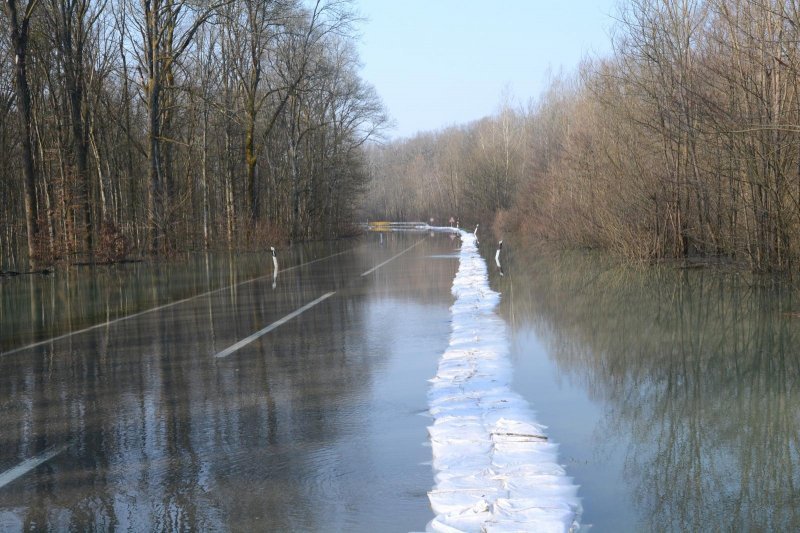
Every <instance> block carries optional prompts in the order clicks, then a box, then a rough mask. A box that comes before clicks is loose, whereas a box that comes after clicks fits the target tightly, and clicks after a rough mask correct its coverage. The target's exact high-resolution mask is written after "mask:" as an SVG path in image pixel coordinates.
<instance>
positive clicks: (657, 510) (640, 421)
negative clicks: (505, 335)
mask: <svg viewBox="0 0 800 533" xmlns="http://www.w3.org/2000/svg"><path fill="white" fill-rule="evenodd" d="M488 253H489V252H488V251H484V255H485V256H486V258H487V260H488V259H493V256H492V257H490V256H489V255H488ZM503 259H504V264H503V267H504V270H505V276H503V277H501V276H500V275H499V272H498V271H497V269H490V273H491V275H492V279H491V282H492V287H493V288H494V289H495V290H499V291H501V292H502V294H503V297H502V301H501V304H500V307H499V309H498V312H499V313H500V314H501V315H502V316H503V317H504V318H505V319H506V321H507V323H508V324H509V325H510V328H511V331H512V338H511V356H512V360H513V364H514V368H515V374H514V388H515V390H516V391H517V392H519V393H520V394H522V395H523V396H524V397H525V398H526V399H527V400H528V401H529V402H530V403H531V405H532V406H533V408H534V409H535V410H536V411H537V417H538V419H539V420H541V421H542V423H544V424H546V425H547V426H548V430H547V431H548V435H549V436H550V437H551V438H553V439H554V440H555V441H556V442H558V443H560V452H559V456H560V458H561V460H562V462H563V463H564V465H565V467H566V470H567V472H568V473H569V474H570V475H571V476H573V478H574V481H575V483H576V484H578V485H580V489H579V492H578V493H579V495H580V496H581V498H582V502H583V511H584V512H583V516H582V519H581V523H582V524H584V525H587V526H592V531H615V532H616V531H798V530H800V491H798V487H800V453H799V452H800V417H799V416H798V413H800V350H799V349H798V346H800V319H798V318H797V316H800V313H798V312H800V298H799V297H798V293H797V292H795V291H793V290H791V289H789V288H787V287H785V286H783V285H781V284H779V283H774V282H771V281H770V280H768V279H764V278H754V277H751V276H748V275H742V274H738V273H735V272H724V271H723V272H718V271H714V270H711V269H709V270H704V269H689V270H681V269H678V268H675V267H666V266H665V267H648V268H645V269H641V270H637V269H631V268H625V267H623V266H620V265H617V264H614V263H612V262H609V261H604V260H602V259H601V258H599V257H598V256H597V255H596V254H591V253H583V252H569V253H557V254H554V253H543V252H542V251H540V250H536V249H524V248H522V247H517V246H514V244H513V243H512V244H511V245H506V246H505V247H504V249H503Z"/></svg>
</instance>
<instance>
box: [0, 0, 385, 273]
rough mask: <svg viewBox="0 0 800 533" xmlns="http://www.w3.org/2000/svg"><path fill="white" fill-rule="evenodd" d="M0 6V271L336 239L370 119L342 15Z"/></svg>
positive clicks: (40, 2)
mask: <svg viewBox="0 0 800 533" xmlns="http://www.w3.org/2000/svg"><path fill="white" fill-rule="evenodd" d="M2 4H3V5H2V8H0V32H1V33H0V203H1V204H2V206H3V207H2V210H0V267H2V266H5V267H6V268H20V269H21V268H29V269H36V268H42V267H44V266H47V265H50V264H53V263H54V262H59V261H67V262H76V261H88V260H96V261H113V260H118V259H121V258H125V257H131V256H141V255H146V254H157V255H164V254H169V253H170V252H172V251H175V250H192V249H198V250H200V249H220V248H239V249H240V248H242V247H248V246H262V245H264V244H266V243H275V242H281V241H284V242H285V241H288V240H301V239H308V238H319V237H332V236H336V235H340V234H342V233H345V232H347V231H350V225H351V223H352V220H353V219H354V215H353V211H354V209H355V208H356V206H357V205H356V202H357V199H358V193H359V192H360V191H362V190H363V188H364V187H365V185H366V182H367V173H366V170H367V168H366V165H365V161H364V154H363V149H362V147H363V145H364V143H365V142H366V141H367V140H368V139H369V138H370V137H372V136H373V135H375V133H376V132H378V131H379V130H380V129H381V128H382V127H383V126H384V125H385V123H386V115H385V113H384V110H383V107H382V104H381V102H380V99H379V98H378V97H377V95H376V94H375V92H374V90H373V89H372V87H371V86H369V85H368V84H366V83H365V82H364V81H363V80H362V79H360V77H359V74H358V57H357V54H356V52H355V45H354V38H355V36H356V32H357V24H356V23H357V22H358V19H357V13H355V12H354V10H353V9H352V7H353V6H352V5H351V4H350V3H349V2H347V1H342V0H318V1H316V2H310V3H309V2H301V1H299V0H219V1H195V0H3V2H2ZM0 270H2V268H0Z"/></svg>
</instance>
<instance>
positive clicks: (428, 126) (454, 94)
mask: <svg viewBox="0 0 800 533" xmlns="http://www.w3.org/2000/svg"><path fill="white" fill-rule="evenodd" d="M356 5H357V8H358V10H359V11H360V13H361V15H362V16H363V17H365V19H366V20H365V22H363V23H362V25H361V30H362V34H363V36H362V39H361V42H360V46H359V49H360V55H361V60H362V62H363V63H364V67H363V70H362V76H363V78H364V79H365V80H366V81H368V82H370V83H371V84H372V85H374V86H375V88H376V90H377V91H378V93H379V94H380V96H381V98H382V99H383V101H384V104H386V106H387V107H388V109H389V113H390V114H391V116H392V118H393V119H394V120H395V123H396V128H395V129H394V130H393V131H390V132H389V136H390V137H409V136H411V135H413V134H414V133H416V132H418V131H428V130H436V129H441V128H444V127H446V126H449V125H453V124H462V123H466V122H470V121H472V120H476V119H479V118H482V117H484V116H486V115H490V114H492V113H493V112H494V111H495V110H496V109H497V108H498V105H499V103H500V100H501V95H502V94H503V91H504V89H505V88H508V89H509V90H510V92H511V94H512V95H513V96H514V97H515V99H516V100H517V101H518V102H521V103H525V102H527V101H528V100H529V99H530V98H532V97H537V96H538V95H539V94H540V93H541V92H542V90H543V89H544V88H545V87H546V84H547V79H548V75H549V74H551V73H554V72H558V71H559V69H563V70H564V72H567V73H570V72H573V71H574V70H575V69H576V67H577V66H578V63H579V62H580V60H581V59H582V58H583V57H584V56H586V55H587V54H589V55H608V54H609V53H610V50H611V43H610V32H611V27H612V25H613V19H612V18H611V16H613V15H614V14H615V13H616V6H617V5H618V0H495V1H492V0H357V2H356Z"/></svg>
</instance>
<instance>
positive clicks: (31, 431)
mask: <svg viewBox="0 0 800 533" xmlns="http://www.w3.org/2000/svg"><path fill="white" fill-rule="evenodd" d="M457 245H458V241H457V240H456V241H455V242H454V241H452V240H451V239H450V238H448V237H446V236H441V235H435V236H428V235H419V234H413V235H397V234H390V235H387V236H385V238H384V239H382V240H380V239H379V236H378V235H369V236H367V237H365V238H364V239H361V240H357V241H342V242H337V243H323V244H318V245H313V246H307V247H298V248H293V249H289V250H281V251H279V258H280V261H281V269H282V270H281V271H280V272H279V274H278V276H277V279H276V280H275V281H273V278H272V262H271V259H270V257H269V254H267V253H265V254H258V255H256V254H252V255H242V256H208V257H206V256H199V257H195V256H192V257H187V258H185V259H184V260H182V261H181V262H179V263H164V264H156V265H149V264H139V265H127V266H123V267H121V268H118V269H117V268H115V269H108V270H107V271H99V272H95V274H96V275H91V272H88V271H77V272H68V273H58V274H56V275H55V276H51V277H45V278H42V277H36V278H28V279H23V278H16V279H13V280H7V281H4V282H2V283H0V291H1V292H0V301H2V303H1V304H0V308H1V309H3V311H2V313H3V314H2V317H0V319H1V320H0V324H2V328H3V331H2V335H1V336H0V339H2V343H3V344H2V346H3V351H4V352H5V353H4V354H3V355H0V427H2V433H0V473H2V472H7V471H8V470H9V469H12V468H15V466H16V465H19V464H20V463H22V462H23V461H25V460H26V459H29V458H32V457H37V456H40V455H41V454H42V453H45V452H47V451H48V450H53V449H56V450H62V449H63V451H61V452H60V453H58V454H57V455H56V456H55V457H54V458H52V459H50V460H48V461H46V462H44V463H43V464H42V465H40V466H38V467H37V468H35V469H33V470H31V471H30V472H28V473H26V474H25V475H23V476H21V477H19V478H18V479H16V480H15V481H12V482H11V483H8V484H7V485H5V486H2V487H0V530H2V531H19V530H76V531H85V530H98V529H99V530H111V529H118V530H133V531H163V530H170V531H174V530H201V531H259V530H261V531H263V530H271V531H275V530H278V531H410V530H421V529H424V527H425V524H426V523H427V522H428V521H429V520H430V519H431V518H432V513H431V510H430V506H429V503H428V499H427V491H428V490H430V488H431V486H432V485H433V473H432V471H431V466H430V459H431V458H430V448H429V447H426V446H425V445H424V444H425V443H426V442H427V431H426V426H427V424H428V423H429V419H428V418H426V417H425V416H422V414H423V413H424V412H425V411H426V409H427V396H426V394H427V390H428V382H427V379H428V378H429V377H432V376H433V375H434V374H435V372H436V363H437V361H438V358H439V356H440V355H441V353H442V352H443V351H444V349H445V347H446V345H447V339H448V336H449V333H450V312H449V306H450V305H451V304H452V301H453V299H452V296H451V294H450V286H451V283H452V279H453V276H454V274H455V270H456V268H457V266H458V262H457V260H456V259H455V258H453V257H452V252H453V249H454V248H455V247H456V246H457ZM412 246H413V247H412ZM393 257H394V259H392V258H393ZM390 259H391V261H389V260H390ZM386 261H389V262H388V263H387V262H386ZM381 264H384V266H382V267H381V268H379V269H378V270H376V271H374V272H372V273H370V274H367V275H362V274H365V273H366V272H367V271H369V270H370V269H372V268H374V267H375V266H377V265H381ZM329 292H334V293H335V294H334V295H333V296H331V297H330V298H328V299H327V300H324V301H323V302H322V303H320V304H319V305H317V306H315V307H313V308H311V309H310V310H308V311H307V312H305V313H303V314H301V315H299V316H298V317H296V318H294V319H293V320H291V321H289V322H286V323H285V324H283V325H281V326H280V327H279V328H277V329H275V330H273V331H271V332H270V333H268V334H266V335H264V336H263V337H261V338H259V339H258V340H256V341H254V342H252V343H251V344H249V345H247V346H246V347H244V348H242V349H240V350H239V351H237V352H235V353H233V354H231V355H230V356H228V357H224V358H216V357H215V354H217V353H219V352H220V351H221V350H223V349H225V348H226V347H228V346H231V345H232V344H234V343H235V342H237V341H239V340H240V339H242V338H244V337H246V336H248V335H251V334H252V333H253V332H255V331H258V330H260V329H262V328H264V327H265V326H267V325H269V324H272V323H274V322H276V321H278V320H279V319H281V318H282V317H285V316H286V315H287V314H289V313H291V312H293V311H294V310H296V309H298V308H300V307H301V306H304V305H305V304H307V303H308V302H310V301H313V300H314V299H316V298H319V297H320V296H321V295H323V294H326V293H329ZM180 299H186V300H185V301H180ZM172 302H178V303H176V304H174V305H170V304H171V303H172ZM164 305H166V307H161V308H159V309H157V310H155V311H152V312H145V313H142V314H139V315H137V316H134V317H133V318H129V319H125V320H118V321H115V317H124V316H128V315H130V314H131V313H137V312H141V311H143V310H145V311H146V310H147V309H152V308H153V306H164ZM107 320H110V321H109V322H108V323H105V321H107ZM97 323H100V324H102V326H101V327H97V328H93V329H90V330H88V331H85V332H83V333H80V334H76V335H71V336H67V337H64V338H61V339H58V340H54V341H52V342H44V343H41V344H37V345H35V346H33V347H29V348H24V346H26V345H29V344H30V343H34V342H37V341H41V340H42V339H47V338H50V337H53V336H58V335H63V334H64V333H67V332H69V331H74V330H76V329H80V328H85V327H88V326H92V325H93V324H97ZM20 348H22V349H20Z"/></svg>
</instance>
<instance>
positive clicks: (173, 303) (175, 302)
mask: <svg viewBox="0 0 800 533" xmlns="http://www.w3.org/2000/svg"><path fill="white" fill-rule="evenodd" d="M350 251H352V250H345V251H343V252H338V253H335V254H331V255H327V256H325V257H320V258H319V259H314V260H313V261H308V262H306V263H302V264H300V265H295V266H293V267H289V268H284V269H283V270H282V272H287V271H289V270H294V269H295V268H300V267H302V266H306V265H310V264H313V263H318V262H319V261H324V260H326V259H330V258H331V257H336V256H337V255H342V254H345V253H347V252H350ZM271 276H272V274H267V275H264V276H259V277H257V278H252V279H248V280H246V281H240V282H239V283H232V284H231V285H226V286H225V287H221V288H219V289H214V290H212V291H207V292H203V293H200V294H195V295H194V296H189V297H188V298H184V299H182V300H176V301H174V302H170V303H168V304H164V305H159V306H158V307H152V308H150V309H145V310H144V311H139V312H138V313H133V314H132V315H125V316H122V317H119V318H115V319H113V320H107V321H105V322H101V323H100V324H95V325H94V326H89V327H87V328H83V329H79V330H78V331H71V332H69V333H65V334H63V335H59V336H57V337H52V338H50V339H45V340H43V341H38V342H34V343H31V344H28V345H26V346H20V347H19V348H14V349H13V350H8V351H7V352H2V353H0V357H2V356H4V355H11V354H12V353H17V352H21V351H23V350H28V349H30V348H36V347H37V346H41V345H43V344H49V343H51V342H55V341H60V340H61V339H66V338H67V337H71V336H72V335H79V334H81V333H86V332H87V331H92V330H93V329H97V328H102V327H106V326H110V325H111V324H114V323H117V322H122V321H123V320H129V319H131V318H136V317H137V316H142V315H146V314H147V313H153V312H155V311H160V310H161V309H167V308H168V307H173V306H175V305H179V304H182V303H186V302H188V301H190V300H194V299H195V298H201V297H203V296H208V295H209V294H214V293H215V292H220V291H224V290H225V289H230V288H231V287H238V286H240V285H245V284H247V283H252V282H254V281H258V280H260V279H264V278H268V277H271Z"/></svg>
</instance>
